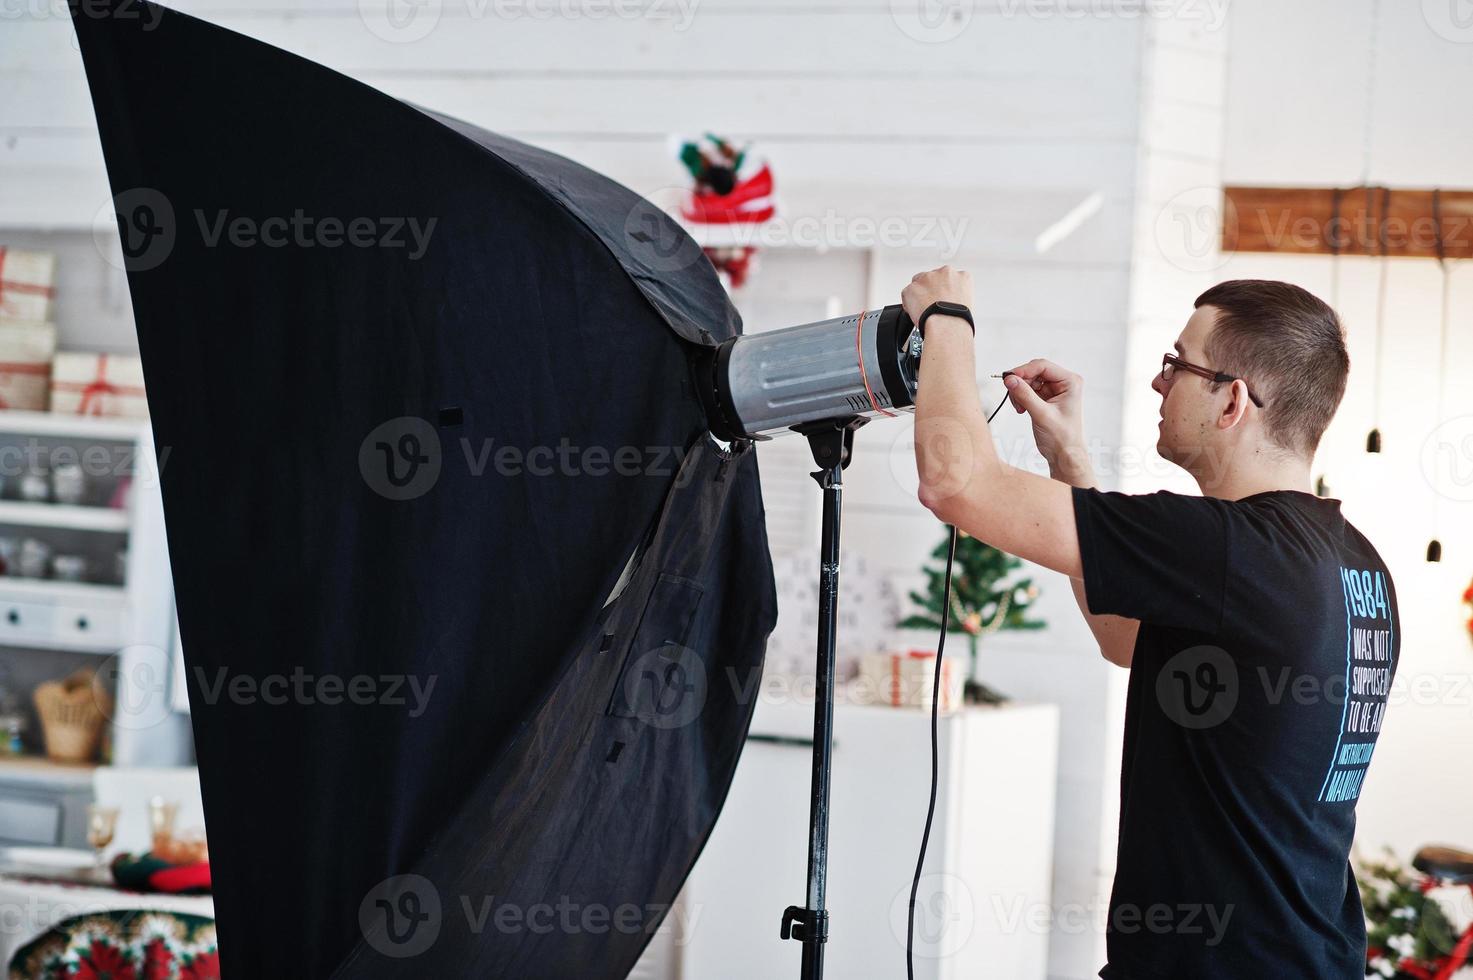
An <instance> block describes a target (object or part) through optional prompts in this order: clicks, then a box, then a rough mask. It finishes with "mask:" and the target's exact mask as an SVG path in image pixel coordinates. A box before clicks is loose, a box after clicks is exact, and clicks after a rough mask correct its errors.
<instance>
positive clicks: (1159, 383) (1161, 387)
mask: <svg viewBox="0 0 1473 980" xmlns="http://www.w3.org/2000/svg"><path fill="white" fill-rule="evenodd" d="M1151 390H1152V391H1154V392H1155V393H1156V394H1158V395H1160V396H1161V397H1162V398H1165V397H1166V382H1165V381H1163V380H1162V379H1161V372H1160V371H1157V372H1156V374H1155V375H1154V376H1153V377H1152V378H1151Z"/></svg>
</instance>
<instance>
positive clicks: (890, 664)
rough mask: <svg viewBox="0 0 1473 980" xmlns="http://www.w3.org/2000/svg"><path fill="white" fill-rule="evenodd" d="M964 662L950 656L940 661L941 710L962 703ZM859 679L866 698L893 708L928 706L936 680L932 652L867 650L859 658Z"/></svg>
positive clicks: (928, 708) (945, 710)
mask: <svg viewBox="0 0 1473 980" xmlns="http://www.w3.org/2000/svg"><path fill="white" fill-rule="evenodd" d="M963 667H964V665H963V664H962V663H959V662H958V661H957V659H956V658H954V657H945V658H943V659H942V661H941V711H942V712H943V713H945V712H950V711H955V710H957V709H958V708H960V707H961V705H962V697H963V694H964V690H963V688H964V687H965V684H966V677H965V675H964V671H963ZM859 678H860V682H861V684H862V685H863V687H864V693H865V695H866V696H867V698H868V699H871V700H872V701H873V702H874V703H876V704H888V705H891V706H893V707H897V708H925V709H926V710H930V708H931V692H932V690H933V689H934V687H935V683H936V652H935V651H934V650H908V651H906V652H904V653H870V654H866V655H865V656H864V658H863V660H861V661H860V670H859Z"/></svg>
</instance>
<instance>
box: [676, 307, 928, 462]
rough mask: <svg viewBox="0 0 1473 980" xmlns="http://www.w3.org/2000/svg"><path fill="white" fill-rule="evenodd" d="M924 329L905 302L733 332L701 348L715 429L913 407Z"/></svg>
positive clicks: (879, 414) (769, 426)
mask: <svg viewBox="0 0 1473 980" xmlns="http://www.w3.org/2000/svg"><path fill="white" fill-rule="evenodd" d="M921 344H922V341H921V336H920V334H919V333H917V332H916V331H914V330H913V324H912V323H911V321H910V317H908V316H906V314H905V311H904V310H903V309H902V308H901V307H900V306H899V305H895V306H887V307H885V308H884V309H882V310H866V311H865V312H863V313H858V314H850V315H849V316H841V317H835V318H833V319H831V320H819V321H817V322H816V323H804V324H800V325H799V326H796V327H785V328H783V329H781V330H770V331H765V332H763V333H755V334H744V335H742V336H740V337H733V338H731V339H730V340H727V341H725V342H723V343H722V344H721V345H720V346H719V347H715V348H712V349H709V350H706V351H702V352H700V354H699V355H698V356H697V361H696V365H695V372H696V385H697V388H698V389H699V391H700V395H701V401H702V404H703V405H704V406H705V408H706V418H707V420H708V422H709V424H710V428H711V434H712V435H714V436H716V437H717V438H718V439H724V440H727V441H731V440H735V439H768V438H771V437H772V436H776V435H782V434H784V433H787V432H791V431H794V426H799V425H802V424H804V423H806V422H817V421H822V420H824V419H838V418H849V417H852V416H863V417H866V418H883V417H886V416H894V415H898V414H900V413H901V412H913V411H914V410H915V395H916V385H917V376H918V368H919V366H920V362H921Z"/></svg>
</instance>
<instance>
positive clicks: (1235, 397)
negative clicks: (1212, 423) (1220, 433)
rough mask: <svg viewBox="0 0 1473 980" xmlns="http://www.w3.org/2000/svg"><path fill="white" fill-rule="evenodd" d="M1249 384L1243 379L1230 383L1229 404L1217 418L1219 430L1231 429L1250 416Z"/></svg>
mask: <svg viewBox="0 0 1473 980" xmlns="http://www.w3.org/2000/svg"><path fill="white" fill-rule="evenodd" d="M1248 401H1249V399H1248V383H1247V382H1246V381H1244V380H1243V379H1242V378H1238V379H1236V380H1234V381H1232V382H1229V386H1228V399H1227V404H1226V405H1224V406H1223V408H1222V414H1220V415H1218V417H1217V427H1218V428H1219V429H1231V428H1232V427H1233V426H1235V425H1237V424H1238V423H1239V422H1241V421H1243V416H1245V415H1247V414H1248Z"/></svg>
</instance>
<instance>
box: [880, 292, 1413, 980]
mask: <svg viewBox="0 0 1473 980" xmlns="http://www.w3.org/2000/svg"><path fill="white" fill-rule="evenodd" d="M902 299H903V302H904V305H905V309H906V311H907V312H908V313H909V314H910V316H911V318H912V319H913V320H915V321H916V322H917V323H920V322H921V321H922V318H923V317H924V319H925V322H924V326H923V331H924V337H925V351H924V354H923V356H922V360H921V367H920V378H921V383H920V389H919V393H918V397H917V400H916V421H915V426H916V465H917V467H918V470H919V473H920V476H921V483H920V498H921V501H922V503H924V504H925V505H926V506H927V507H928V508H929V509H930V510H932V511H933V512H934V513H935V514H936V515H937V516H938V517H939V518H940V519H941V520H943V521H945V522H947V523H949V524H955V525H956V526H957V527H958V528H960V529H961V530H963V531H966V532H968V533H969V534H972V535H974V536H976V537H978V538H981V539H983V540H986V541H987V542H989V543H991V544H993V545H995V546H997V547H999V548H1002V549H1004V550H1006V551H1009V552H1011V553H1013V554H1015V555H1019V556H1021V557H1023V558H1027V559H1029V560H1031V561H1034V562H1037V563H1038V564H1040V565H1044V566H1046V567H1048V568H1052V569H1054V570H1056V571H1059V572H1063V573H1064V574H1065V575H1068V576H1069V577H1070V579H1071V580H1073V585H1074V590H1075V594H1076V597H1077V598H1078V599H1079V603H1080V608H1081V610H1082V611H1083V612H1084V614H1085V617H1086V619H1087V620H1088V621H1089V625H1090V628H1091V630H1092V631H1093V632H1094V635H1095V637H1096V639H1097V640H1098V642H1099V646H1100V650H1101V652H1102V653H1103V654H1104V656H1105V657H1107V658H1108V659H1109V660H1111V661H1112V662H1114V663H1117V664H1120V665H1121V666H1124V667H1128V668H1129V669H1130V672H1131V675H1130V684H1129V693H1128V695H1127V701H1126V718H1125V742H1124V761H1123V767H1122V772H1121V791H1120V837H1119V850H1118V855H1117V865H1116V874H1115V887H1114V891H1113V893H1112V896H1111V900H1110V914H1109V920H1108V924H1107V945H1108V953H1109V963H1108V964H1107V965H1106V966H1105V967H1104V969H1103V970H1101V971H1100V976H1101V977H1104V978H1107V980H1212V978H1253V980H1280V978H1284V980H1290V978H1292V980H1309V978H1314V980H1320V978H1347V980H1349V978H1352V977H1353V978H1356V980H1359V978H1362V977H1364V976H1365V926H1364V920H1363V918H1362V913H1361V906H1360V897H1359V894H1358V892H1357V888H1356V883H1355V878H1354V875H1353V874H1352V872H1351V869H1350V867H1349V860H1348V857H1349V852H1350V845H1351V839H1352V836H1353V834H1354V830H1355V801H1356V799H1357V797H1358V796H1359V793H1360V788H1361V782H1362V780H1363V778H1364V776H1365V772H1366V768H1367V766H1368V764H1369V762H1370V757H1371V753H1372V751H1373V750H1374V748H1375V743H1376V737H1377V734H1378V733H1379V732H1380V729H1381V722H1382V716H1383V713H1384V710H1385V705H1386V695H1387V691H1388V688H1389V686H1390V683H1391V679H1392V677H1393V675H1394V672H1395V668H1396V662H1397V648H1398V642H1399V631H1398V626H1397V621H1396V596H1395V592H1394V590H1393V588H1392V585H1391V576H1390V575H1389V574H1388V572H1387V570H1386V566H1385V565H1384V564H1383V563H1382V561H1381V559H1380V557H1379V556H1378V555H1377V554H1376V551H1375V549H1374V548H1373V547H1372V546H1371V544H1370V542H1368V541H1367V540H1366V539H1365V538H1364V537H1363V536H1362V535H1361V534H1360V533H1359V532H1358V531H1357V530H1356V529H1355V528H1354V527H1352V526H1351V525H1350V524H1349V522H1347V521H1346V520H1345V518H1344V517H1343V516H1342V515H1341V513H1340V504H1339V502H1338V501H1335V500H1327V499H1321V498H1319V497H1316V496H1314V495H1313V494H1311V493H1309V492H1307V489H1308V487H1309V480H1310V461H1311V459H1312V457H1313V455H1314V450H1315V447H1316V445H1317V444H1318V442H1319V439H1320V436H1321V434H1322V433H1323V432H1324V430H1325V427H1326V426H1327V425H1328V424H1329V422H1330V419H1331V417H1332V416H1333V415H1334V413H1335V409H1336V407H1337V406H1338V404H1339V402H1340V398H1341V395H1342V394H1343V393H1344V391H1345V382H1346V376H1347V374H1348V372H1349V366H1350V361H1349V357H1348V356H1347V354H1346V350H1345V344H1344V339H1343V335H1342V332H1341V329H1340V324H1339V321H1338V319H1337V318H1336V316H1335V313H1334V311H1332V310H1331V309H1330V308H1329V307H1328V306H1326V305H1325V304H1324V303H1322V302H1321V301H1320V300H1318V299H1316V298H1315V297H1314V296H1312V295H1310V294H1309V293H1307V292H1305V291H1304V290H1302V289H1299V288H1298V287H1295V286H1291V285H1288V284H1286V283H1278V282H1259V281H1237V282H1225V283H1222V284H1221V285H1218V286H1216V287H1214V288H1212V289H1210V290H1208V291H1207V292H1206V293H1204V294H1203V295H1202V296H1201V297H1200V298H1199V299H1198V300H1197V304H1196V310H1195V312H1193V313H1192V315H1191V317H1190V319H1188V320H1187V323H1186V327H1185V329H1183V330H1182V332H1181V335H1180V337H1179V338H1178V339H1177V341H1176V344H1175V350H1174V352H1173V353H1170V354H1167V355H1166V356H1165V357H1164V358H1163V363H1162V370H1161V372H1159V373H1158V374H1157V375H1156V377H1155V380H1154V381H1153V382H1152V385H1151V386H1152V388H1153V389H1154V390H1155V391H1156V392H1157V394H1159V395H1160V396H1161V421H1160V425H1159V429H1160V433H1159V438H1158V442H1157V450H1158V452H1159V453H1160V454H1161V456H1162V457H1163V458H1165V459H1167V460H1170V461H1171V462H1173V463H1175V464H1177V465H1179V466H1181V467H1182V468H1183V469H1185V470H1186V471H1187V472H1189V473H1190V474H1191V475H1192V476H1193V477H1195V478H1196V481H1197V483H1198V485H1199V487H1200V488H1201V491H1202V496H1186V495H1181V494H1173V493H1155V494H1146V495H1141V496H1127V495H1124V494H1119V493H1102V492H1100V491H1099V490H1097V489H1095V478H1094V473H1093V471H1092V469H1091V467H1090V463H1089V459H1088V456H1087V454H1086V452H1085V448H1084V436H1083V426H1082V420H1081V412H1080V388H1081V381H1080V378H1079V377H1078V376H1077V375H1074V374H1071V373H1070V372H1068V371H1065V370H1063V369H1062V368H1059V367H1058V366H1056V365H1054V364H1051V363H1049V362H1048V361H1042V360H1038V361H1030V362H1029V363H1027V364H1024V365H1022V366H1020V367H1018V368H1016V369H1014V371H1013V372H1012V374H1011V376H1009V377H1007V378H1005V383H1006V384H1007V385H1008V389H1009V392H1010V397H1011V399H1012V402H1013V405H1014V407H1015V408H1016V409H1017V410H1018V411H1020V412H1023V411H1026V412H1027V413H1028V414H1029V416H1030V418H1031V421H1032V424H1033V432H1034V436H1035V438H1036V441H1037V444H1038V449H1039V451H1040V453H1041V454H1042V455H1043V456H1044V458H1045V459H1046V460H1047V461H1048V464H1049V469H1050V473H1051V475H1052V477H1053V478H1052V479H1045V478H1043V477H1041V476H1037V475H1035V474H1032V473H1027V472H1024V471H1021V470H1018V469H1015V468H1013V467H1011V466H1008V465H1007V464H1006V463H1004V462H1003V461H1002V460H1001V459H999V458H998V456H997V452H996V450H995V449H994V447H993V443H992V439H991V435H990V433H989V432H988V430H987V426H986V424H985V421H984V418H983V415H982V407H981V404H980V402H979V400H978V395H977V389H976V383H975V380H974V370H975V368H974V364H975V360H974V351H973V343H974V337H973V330H972V328H971V326H970V325H969V323H968V318H969V313H968V312H967V311H966V310H964V309H958V308H957V307H955V306H948V305H946V304H960V306H962V307H970V305H971V301H972V287H971V281H970V279H969V278H968V276H967V274H966V273H964V272H960V271H956V270H952V269H950V268H942V269H937V270H935V271H932V272H926V273H922V274H920V275H918V276H916V277H915V279H914V280H913V281H912V282H911V284H910V285H909V286H907V287H906V288H905V291H904V294H903V297H902ZM937 302H940V303H941V304H942V305H941V306H940V307H933V306H932V304H934V303H937ZM928 310H929V311H930V313H929V314H927V311H928ZM948 311H950V312H948ZM956 314H961V315H956ZM983 339H984V340H985V338H983ZM1347 692H1348V695H1347Z"/></svg>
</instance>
